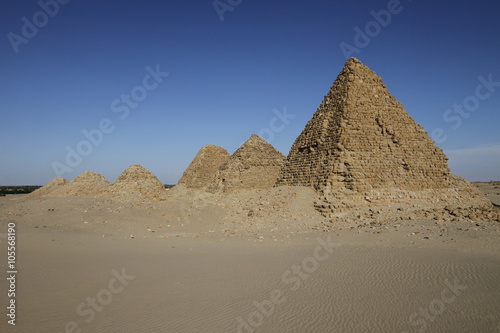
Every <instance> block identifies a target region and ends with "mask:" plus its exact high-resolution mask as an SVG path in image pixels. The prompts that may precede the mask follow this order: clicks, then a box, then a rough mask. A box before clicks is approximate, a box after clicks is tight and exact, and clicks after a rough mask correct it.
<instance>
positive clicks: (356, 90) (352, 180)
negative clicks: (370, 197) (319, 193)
mask: <svg viewBox="0 0 500 333" xmlns="http://www.w3.org/2000/svg"><path fill="white" fill-rule="evenodd" d="M449 177H450V172H449V169H448V165H447V158H446V156H445V155H444V153H443V152H442V150H441V149H439V148H438V147H436V146H435V145H434V142H433V141H432V140H431V139H430V138H429V136H428V135H427V133H426V132H425V131H424V129H423V128H422V126H420V125H418V124H417V123H416V122H415V121H414V120H413V118H412V117H411V116H410V115H409V114H408V113H407V112H406V111H405V110H404V108H403V106H402V105H401V103H400V102H398V101H397V100H396V99H395V98H394V97H393V96H392V95H391V94H390V93H389V91H388V90H387V89H386V86H385V84H384V83H383V81H382V79H381V78H380V77H379V76H377V75H376V74H375V72H373V71H372V70H371V69H369V68H368V67H367V66H365V65H363V64H362V63H361V62H360V61H359V60H357V59H355V58H351V59H349V60H348V61H347V62H346V64H345V66H344V68H343V69H342V71H341V72H340V74H339V75H338V77H337V79H336V80H335V82H334V84H333V86H332V88H331V90H330V92H329V93H328V94H327V95H326V96H325V99H324V101H323V102H322V103H321V105H320V107H319V108H318V110H317V111H316V113H315V114H314V116H313V118H312V119H311V120H310V121H309V123H308V124H307V125H306V127H305V129H304V131H303V132H302V133H301V134H300V136H299V137H298V138H297V140H296V141H295V143H294V145H293V146H292V149H291V150H290V153H289V155H288V158H287V162H286V164H285V167H284V168H283V170H282V172H281V174H280V179H279V181H278V185H305V186H313V187H315V188H316V189H323V188H329V189H348V190H352V191H358V192H364V191H371V190H374V189H380V188H398V189H405V190H421V189H429V188H445V187H447V186H449Z"/></svg>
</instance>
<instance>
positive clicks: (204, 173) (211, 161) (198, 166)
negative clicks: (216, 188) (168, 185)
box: [177, 145, 231, 189]
mask: <svg viewBox="0 0 500 333" xmlns="http://www.w3.org/2000/svg"><path fill="white" fill-rule="evenodd" d="M229 156H231V155H229V153H228V152H227V150H225V149H224V148H221V147H219V146H214V145H206V146H203V147H202V148H201V149H200V151H199V152H198V154H196V156H195V158H194V159H193V161H192V162H191V164H189V166H188V168H187V169H186V170H185V171H184V173H183V174H182V177H181V179H179V182H178V183H177V184H178V185H184V186H186V187H187V188H195V189H202V188H205V187H207V186H208V185H210V182H211V181H212V180H213V178H214V176H215V173H216V172H217V170H218V169H219V168H220V166H221V165H222V164H223V163H224V162H226V161H227V159H228V158H229Z"/></svg>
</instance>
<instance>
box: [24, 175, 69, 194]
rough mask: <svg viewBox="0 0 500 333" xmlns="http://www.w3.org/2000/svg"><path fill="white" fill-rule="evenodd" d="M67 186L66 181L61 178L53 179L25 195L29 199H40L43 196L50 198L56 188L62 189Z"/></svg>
mask: <svg viewBox="0 0 500 333" xmlns="http://www.w3.org/2000/svg"><path fill="white" fill-rule="evenodd" d="M66 184H68V181H67V180H66V179H64V178H62V177H55V178H54V179H52V180H51V181H50V182H48V183H47V184H45V185H44V186H42V187H40V188H39V189H37V190H35V191H33V192H31V193H29V194H27V195H26V196H27V197H30V198H40V197H45V196H51V193H52V192H53V191H55V190H56V189H58V188H61V187H63V186H64V185H66Z"/></svg>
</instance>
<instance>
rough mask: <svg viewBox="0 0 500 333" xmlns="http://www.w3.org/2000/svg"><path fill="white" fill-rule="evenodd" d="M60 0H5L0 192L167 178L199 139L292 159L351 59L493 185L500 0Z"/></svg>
mask: <svg viewBox="0 0 500 333" xmlns="http://www.w3.org/2000/svg"><path fill="white" fill-rule="evenodd" d="M54 3H55V0H41V1H40V2H37V1H31V0H29V1H28V0H20V1H4V2H2V4H1V5H0V8H1V10H0V34H1V36H2V37H1V41H0V55H1V62H0V73H1V76H0V91H1V98H0V114H1V122H0V140H1V142H2V144H1V146H0V156H1V163H0V184H3V185H21V184H45V183H47V182H48V181H49V180H50V179H52V178H53V177H55V176H56V171H55V169H56V170H59V171H58V172H59V174H60V175H62V176H63V177H65V178H67V179H68V180H71V179H73V178H74V177H76V176H77V175H79V174H80V173H81V172H83V171H85V170H92V171H96V172H99V173H101V174H103V175H104V176H105V177H106V178H107V179H108V180H110V181H113V180H115V179H116V177H118V175H119V174H120V173H121V172H122V171H123V170H124V169H125V168H127V167H128V166H129V165H132V164H136V163H138V164H141V165H143V166H144V167H146V168H147V169H149V170H151V171H152V172H153V173H155V174H156V175H157V176H158V178H159V179H160V180H161V181H162V182H164V183H169V184H173V183H176V182H177V180H178V179H179V177H180V176H181V175H182V172H183V171H184V169H185V168H186V167H187V166H188V165H189V163H190V162H191V160H192V158H193V157H194V156H195V154H196V153H197V151H198V150H199V149H200V148H201V147H202V146H203V145H205V144H215V145H219V146H222V147H224V148H226V149H227V150H228V151H229V152H230V153H232V152H233V151H234V150H236V149H237V148H238V146H239V145H240V144H241V143H243V142H244V141H245V140H246V139H247V138H248V137H250V135H251V134H252V133H257V134H259V133H260V134H262V136H263V138H264V139H267V140H268V141H270V142H271V144H273V145H274V146H275V147H276V148H277V149H278V150H280V151H281V152H282V153H283V154H285V155H286V154H288V151H289V149H290V147H291V145H292V144H293V142H294V140H295V138H296V137H297V136H298V135H299V134H300V132H301V131H302V129H303V128H304V126H305V124H306V123H307V121H308V120H309V119H310V118H311V117H312V115H313V113H314V111H315V110H316V109H317V107H318V106H319V104H320V102H321V101H322V99H323V96H324V95H325V94H326V93H327V92H328V90H329V88H330V86H331V84H332V83H333V81H334V80H335V78H336V76H337V74H338V73H339V71H340V70H341V69H342V67H343V64H344V62H345V60H346V56H349V55H351V56H355V57H357V58H358V59H360V60H361V61H362V62H363V63H364V64H366V65H367V66H369V67H370V68H372V69H373V70H375V71H376V72H377V74H379V75H380V76H381V77H382V78H383V79H384V81H385V83H386V84H387V86H388V89H389V91H390V92H391V93H392V94H393V95H394V96H395V97H396V98H397V99H398V100H399V101H401V102H402V103H403V105H404V106H405V108H406V110H407V111H408V112H409V113H410V114H411V116H412V117H413V118H414V119H415V120H416V121H417V122H418V123H420V124H421V125H423V126H424V127H425V129H426V130H427V131H428V132H429V133H430V134H433V137H434V138H435V140H436V141H437V144H438V146H439V147H441V148H442V149H444V150H445V152H447V153H448V155H449V157H450V167H451V170H452V172H454V173H456V174H458V175H461V176H463V177H465V178H467V179H469V180H493V179H495V180H500V135H499V131H498V127H499V126H498V125H499V121H500V112H499V111H500V61H499V59H500V42H499V40H500V20H498V13H499V12H500V4H499V3H498V1H496V0H491V1H490V0H484V1H472V0H471V1H454V2H452V3H450V2H447V3H444V2H439V1H430V0H418V1H416V0H414V1H410V0H401V1H400V2H398V1H395V0H391V1H373V0H372V1H326V0H324V1H319V0H318V1H315V0H312V1H294V0H287V1H281V0H280V1H260V0H254V1H250V0H244V1H238V0H232V1H228V0H221V1H219V2H218V3H217V4H218V8H219V9H218V11H219V12H218V11H217V10H216V8H215V7H214V2H213V1H212V0H208V1H205V0H203V1H202V0H192V1H185V0H184V1H180V0H179V1H155V0H151V1H138V0H137V1H93V0H88V1H78V0H72V1H67V0H60V2H57V7H58V8H57V12H56V7H55V5H54ZM230 3H232V4H233V5H230ZM42 7H45V8H46V10H45V11H44V9H43V8H42ZM388 8H389V9H388ZM382 10H384V11H385V12H381V11H382ZM47 12H49V14H50V15H49V14H47ZM373 13H379V14H378V15H379V16H380V18H379V20H380V23H379V22H377V21H376V20H375V17H374V14H373ZM384 13H385V14H387V13H389V14H390V18H389V16H388V15H385V16H384ZM375 16H377V15H375ZM221 17H222V18H223V20H221ZM375 22H377V23H375ZM35 23H36V25H35ZM33 28H34V29H36V30H33ZM356 28H357V30H356ZM366 29H368V35H367V37H366V38H365V39H364V40H363V37H360V36H357V37H356V35H357V32H356V31H364V33H365V34H366ZM370 29H371V30H370ZM342 43H344V44H342ZM347 44H349V45H351V46H353V48H355V50H354V51H352V52H351V53H349V52H345V50H344V51H343V50H342V48H341V47H340V46H341V45H344V46H345V45H347ZM151 73H156V74H151ZM488 81H489V83H488ZM485 82H486V83H485ZM127 96H128V97H127ZM127 98H128V101H127ZM454 105H458V108H455V107H454ZM460 105H465V106H466V108H464V107H462V109H460ZM454 108H455V109H454ZM83 131H87V133H90V137H91V138H93V139H92V140H93V141H94V143H95V144H94V143H91V142H90V141H89V139H87V138H86V137H85V135H84V134H83ZM97 131H99V132H100V133H102V136H101V135H99V134H98V133H99V132H97ZM96 133H97V134H96ZM92 134H93V136H92ZM436 134H437V135H436ZM85 141H86V142H85ZM68 149H69V150H68ZM78 149H79V150H78ZM68 151H74V152H76V154H78V155H79V158H75V156H72V157H70V159H69V162H70V163H68V162H67V161H66V160H67V157H68V154H70V155H71V153H68ZM78 152H81V154H79V153H78ZM84 155H85V156H84ZM70 164H71V165H70ZM54 166H56V168H54Z"/></svg>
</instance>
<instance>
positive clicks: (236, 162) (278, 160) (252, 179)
mask: <svg viewBox="0 0 500 333" xmlns="http://www.w3.org/2000/svg"><path fill="white" fill-rule="evenodd" d="M285 159H286V158H285V156H283V154H281V153H280V152H279V151H277V150H276V149H275V148H274V147H273V146H271V145H270V144H269V143H267V142H266V141H265V140H263V139H261V138H260V137H259V136H258V135H256V134H253V135H252V136H251V137H250V138H249V139H248V140H247V141H246V142H245V143H244V144H243V145H241V147H240V148H238V149H237V150H236V151H235V152H234V154H233V155H231V157H229V159H228V160H227V161H226V162H225V163H224V164H222V165H221V167H220V168H219V170H218V171H217V172H216V175H215V179H214V180H213V181H212V184H211V185H210V186H209V188H208V190H209V191H210V192H217V191H224V192H227V191H232V190H238V189H262V188H271V187H273V185H274V184H275V183H276V181H277V179H278V175H279V172H280V170H281V168H282V166H283V164H284V162H285Z"/></svg>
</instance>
